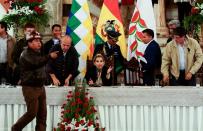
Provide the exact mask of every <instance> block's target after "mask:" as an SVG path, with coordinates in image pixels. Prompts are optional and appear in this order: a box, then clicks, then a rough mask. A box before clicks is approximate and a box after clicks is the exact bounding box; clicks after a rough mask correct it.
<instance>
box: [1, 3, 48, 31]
mask: <svg viewBox="0 0 203 131" xmlns="http://www.w3.org/2000/svg"><path fill="white" fill-rule="evenodd" d="M5 2H8V3H10V9H9V10H8V14H6V15H5V16H4V17H3V19H2V21H5V22H6V23H7V24H8V26H9V27H11V26H14V27H19V26H20V27H22V26H24V25H25V24H26V23H33V24H35V25H37V26H38V27H41V26H46V25H47V23H48V22H49V18H50V15H49V12H48V11H47V10H46V9H45V3H46V0H21V1H14V0H6V1H5Z"/></svg>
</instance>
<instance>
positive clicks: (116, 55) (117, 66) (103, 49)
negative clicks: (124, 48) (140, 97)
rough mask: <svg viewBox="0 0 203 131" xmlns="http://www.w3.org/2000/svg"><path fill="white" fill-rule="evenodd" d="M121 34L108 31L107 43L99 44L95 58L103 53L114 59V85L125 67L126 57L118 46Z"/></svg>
mask: <svg viewBox="0 0 203 131" xmlns="http://www.w3.org/2000/svg"><path fill="white" fill-rule="evenodd" d="M120 35H121V34H120V33H119V32H117V31H115V30H110V31H107V41H106V42H104V43H103V44H99V45H97V46H96V47H95V51H94V56H95V55H96V54H97V53H101V54H103V55H104V56H106V57H107V59H110V58H111V57H113V60H114V67H113V69H114V71H113V78H114V82H113V84H114V85H116V84H117V75H118V74H119V73H120V72H121V71H122V69H123V65H124V60H125V59H124V57H123V55H122V54H121V50H120V46H119V45H117V44H116V43H117V41H118V37H119V36H120Z"/></svg>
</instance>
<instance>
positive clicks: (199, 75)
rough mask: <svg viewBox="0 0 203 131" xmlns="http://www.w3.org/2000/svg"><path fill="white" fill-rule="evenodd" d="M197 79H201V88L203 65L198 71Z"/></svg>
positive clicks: (201, 83)
mask: <svg viewBox="0 0 203 131" xmlns="http://www.w3.org/2000/svg"><path fill="white" fill-rule="evenodd" d="M196 77H197V78H199V80H200V81H199V82H200V83H199V84H200V86H203V64H202V66H201V67H200V69H199V70H198V72H197V74H196Z"/></svg>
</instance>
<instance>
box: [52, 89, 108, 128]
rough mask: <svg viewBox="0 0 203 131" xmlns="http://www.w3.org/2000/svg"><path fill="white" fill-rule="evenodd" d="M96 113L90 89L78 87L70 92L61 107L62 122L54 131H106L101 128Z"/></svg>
mask: <svg viewBox="0 0 203 131" xmlns="http://www.w3.org/2000/svg"><path fill="white" fill-rule="evenodd" d="M96 112H97V110H96V109H95V105H94V100H93V97H92V96H90V94H89V92H88V89H86V88H85V86H83V87H78V86H76V87H75V90H74V91H69V92H68V95H67V101H65V102H64V104H63V105H62V107H61V121H60V123H58V127H57V128H54V131H100V130H102V131H104V128H103V129H101V128H99V126H100V125H99V120H98V117H97V116H96Z"/></svg>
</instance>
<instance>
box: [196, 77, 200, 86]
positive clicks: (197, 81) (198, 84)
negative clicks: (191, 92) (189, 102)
mask: <svg viewBox="0 0 203 131" xmlns="http://www.w3.org/2000/svg"><path fill="white" fill-rule="evenodd" d="M196 87H200V78H196Z"/></svg>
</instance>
